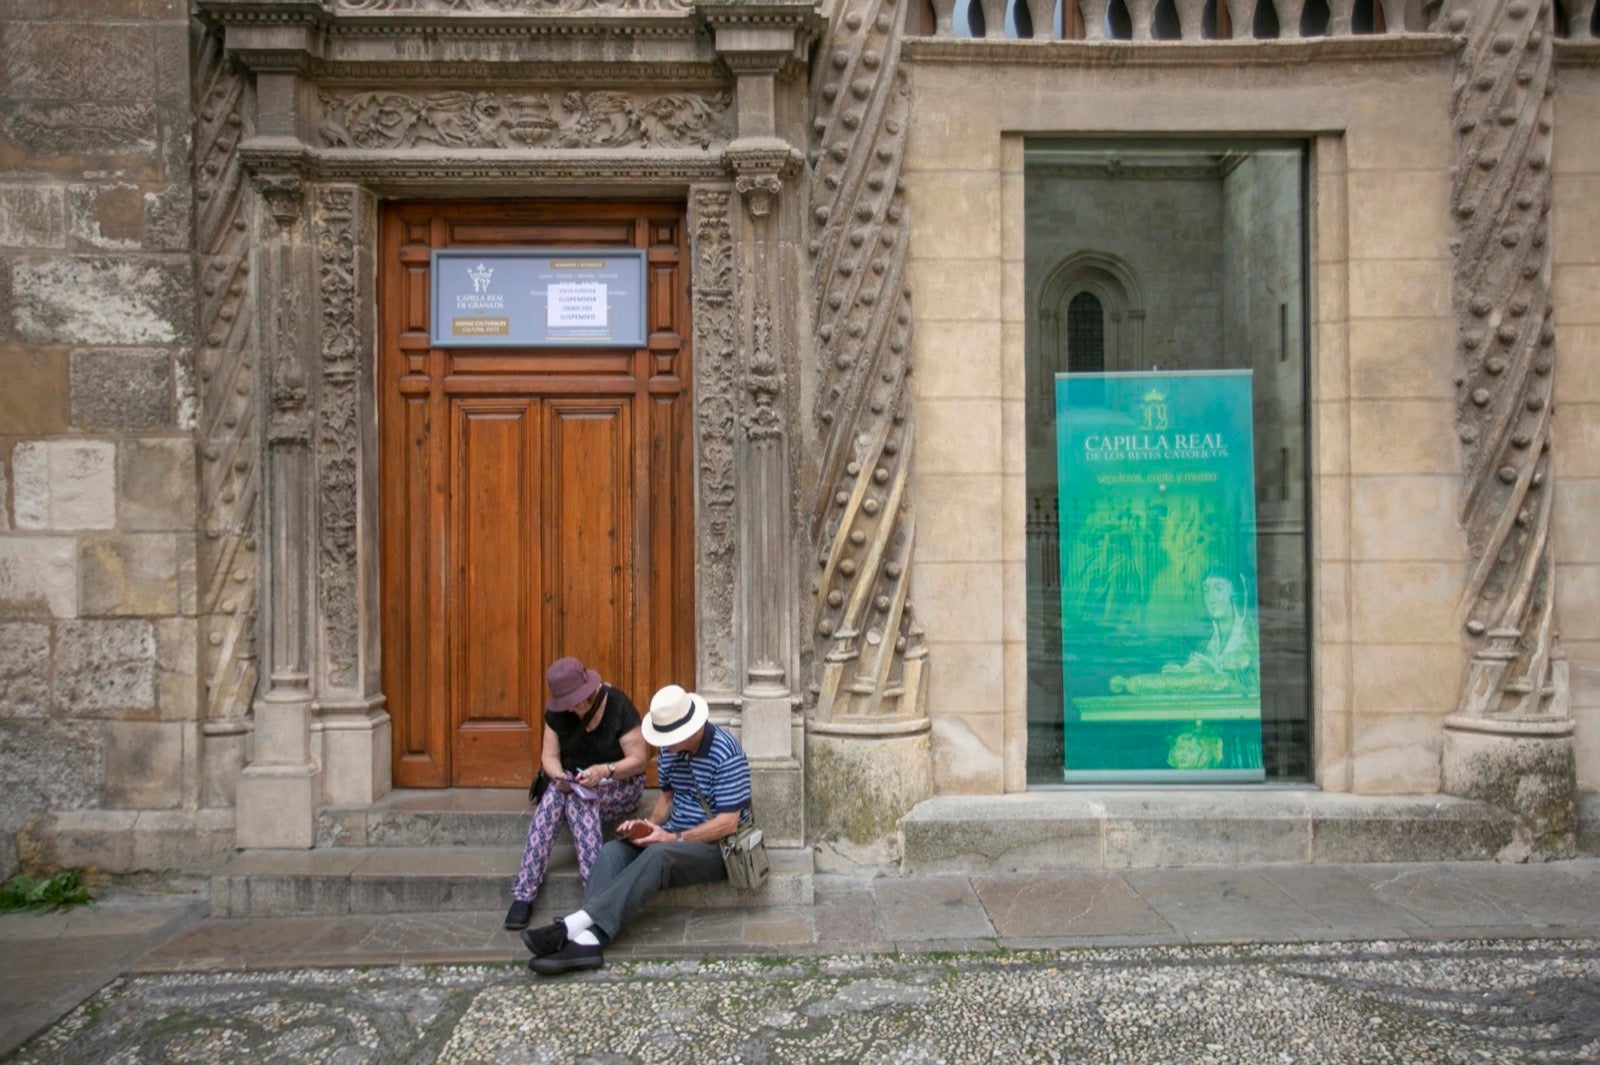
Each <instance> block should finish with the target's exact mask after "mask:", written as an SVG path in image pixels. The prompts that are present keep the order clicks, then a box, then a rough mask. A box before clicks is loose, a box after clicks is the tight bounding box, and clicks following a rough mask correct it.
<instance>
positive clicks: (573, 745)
mask: <svg viewBox="0 0 1600 1065" xmlns="http://www.w3.org/2000/svg"><path fill="white" fill-rule="evenodd" d="M544 680H545V684H546V685H547V686H548V687H549V689H550V701H549V702H548V703H546V704H545V708H544V709H545V718H544V751H543V753H542V755H541V757H540V765H541V768H542V769H543V770H544V773H545V775H546V776H548V777H549V778H550V784H549V786H548V787H546V788H545V789H544V794H543V795H541V796H540V797H539V806H538V808H537V809H536V810H535V811H534V814H533V823H532V824H531V825H530V826H529V827H528V845H527V848H526V849H525V850H524V851H523V854H522V868H521V869H520V870H519V871H518V873H517V880H516V883H515V884H513V885H512V887H511V898H512V903H511V908H510V909H509V910H507V911H506V924H505V926H506V927H507V928H509V929H512V930H513V931H515V930H516V929H519V928H526V927H528V921H529V919H530V918H531V917H532V915H533V898H534V896H535V895H537V894H538V893H539V885H540V884H541V883H543V882H544V874H545V869H546V868H547V867H548V866H549V863H550V847H551V845H552V844H554V843H555V839H556V833H557V832H558V831H559V830H560V828H561V822H562V821H563V820H565V821H566V823H567V825H568V827H569V828H571V830H572V840H573V842H574V843H575V844H577V848H578V878H579V879H580V880H582V881H583V883H584V884H588V883H589V871H590V869H592V868H593V867H594V861H595V858H596V857H598V856H599V854H600V845H601V844H602V843H603V842H604V840H602V839H601V836H600V833H601V825H602V824H603V823H604V822H606V821H615V820H618V819H619V818H622V817H626V816H628V815H630V814H632V813H633V811H634V808H635V807H636V806H638V804H639V795H640V793H641V792H643V790H644V766H645V746H644V735H643V733H642V732H641V731H640V729H639V724H640V723H639V711H638V710H636V709H634V706H633V702H632V701H631V700H630V699H629V698H628V696H627V695H626V694H625V693H624V692H623V691H622V690H621V689H620V688H616V687H613V686H612V685H610V684H602V683H601V681H600V674H599V673H596V672H595V671H594V670H592V669H585V668H584V666H583V663H582V662H580V661H578V660H577V659H576V658H562V659H558V660H557V661H555V662H554V663H552V664H551V666H550V668H549V669H548V670H546V671H545V675H544Z"/></svg>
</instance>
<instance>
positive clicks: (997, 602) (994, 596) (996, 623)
mask: <svg viewBox="0 0 1600 1065" xmlns="http://www.w3.org/2000/svg"><path fill="white" fill-rule="evenodd" d="M1001 570H1002V564H1001V563H999V562H922V561H918V562H917V564H916V567H915V568H914V569H913V570H912V581H913V582H914V584H913V587H914V589H915V595H914V601H915V604H916V616H917V617H918V618H919V619H921V621H922V624H923V625H924V626H925V627H926V628H927V630H928V635H929V637H930V638H932V639H940V640H960V641H963V642H970V643H994V644H998V643H1000V640H1001V634H1002V633H1003V631H1004V627H1005V626H1004V622H1003V620H1002V615H1003V613H1004V604H1003V603H1002V602H1001V599H1000V577H1001Z"/></svg>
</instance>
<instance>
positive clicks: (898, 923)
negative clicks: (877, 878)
mask: <svg viewBox="0 0 1600 1065" xmlns="http://www.w3.org/2000/svg"><path fill="white" fill-rule="evenodd" d="M877 894H878V914H879V919H880V920H881V921H882V923H883V933H884V935H885V936H886V937H887V938H889V939H892V940H917V939H959V938H963V937H983V936H992V935H994V934H995V931H994V926H993V925H991V924H990V923H989V918H988V917H987V916H986V915H985V913H984V909H983V904H982V903H981V902H980V901H979V900H978V895H977V893H976V892H974V891H973V890H972V883H971V881H969V880H968V879H967V878H966V877H919V878H916V879H910V880H886V881H885V882H883V883H882V884H880V885H878V892H877Z"/></svg>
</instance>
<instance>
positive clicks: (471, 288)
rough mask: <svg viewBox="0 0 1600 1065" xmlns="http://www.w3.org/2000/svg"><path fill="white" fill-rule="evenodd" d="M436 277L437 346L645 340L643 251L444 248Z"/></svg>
mask: <svg viewBox="0 0 1600 1065" xmlns="http://www.w3.org/2000/svg"><path fill="white" fill-rule="evenodd" d="M429 277H430V280H431V281H432V285H433V291H432V294H431V295H432V300H431V309H432V315H431V319H430V323H431V324H430V328H429V333H430V343H432V344H433V345H434V346H435V347H453V348H490V347H493V348H540V347H546V348H548V347H561V348H584V347H624V348H637V347H643V346H644V342H645V335H644V291H645V284H644V252H642V251H618V250H617V249H615V248H607V249H603V250H588V249H582V248H494V249H469V248H450V249H436V250H435V251H434V252H433V261H432V269H431V271H430V273H429Z"/></svg>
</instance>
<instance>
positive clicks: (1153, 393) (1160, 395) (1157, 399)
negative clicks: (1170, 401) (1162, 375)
mask: <svg viewBox="0 0 1600 1065" xmlns="http://www.w3.org/2000/svg"><path fill="white" fill-rule="evenodd" d="M1166 398H1167V397H1166V394H1165V393H1164V392H1162V391H1161V390H1160V389H1159V388H1152V389H1151V390H1150V391H1148V392H1146V393H1145V394H1144V401H1145V402H1146V403H1162V402H1165V401H1166Z"/></svg>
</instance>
